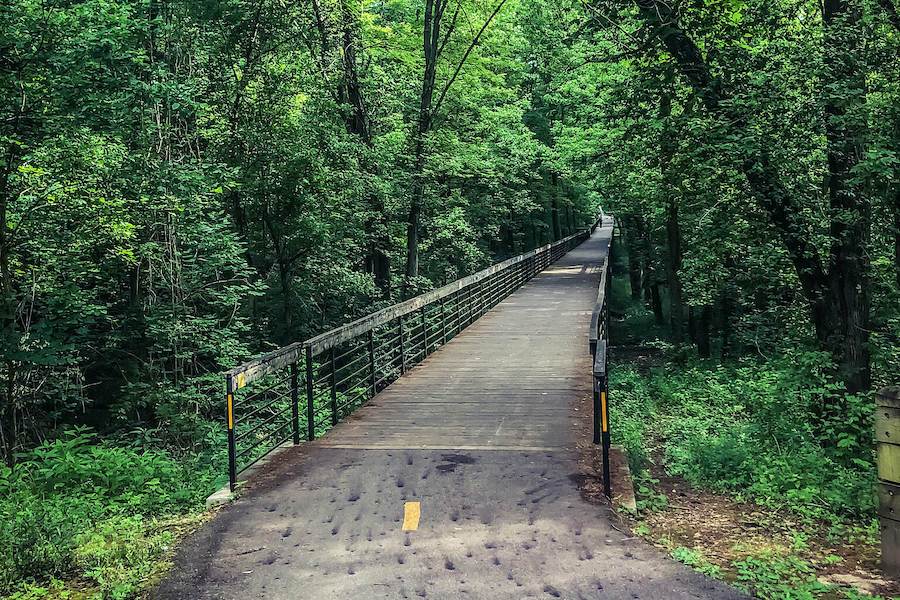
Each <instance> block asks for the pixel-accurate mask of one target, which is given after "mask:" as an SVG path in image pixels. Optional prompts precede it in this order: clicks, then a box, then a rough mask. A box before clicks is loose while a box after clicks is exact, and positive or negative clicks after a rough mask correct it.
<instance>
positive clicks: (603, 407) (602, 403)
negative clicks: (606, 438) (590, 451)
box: [600, 392, 609, 432]
mask: <svg viewBox="0 0 900 600" xmlns="http://www.w3.org/2000/svg"><path fill="white" fill-rule="evenodd" d="M600 414H601V415H602V416H603V431H604V432H606V431H608V430H609V427H608V425H609V424H608V423H607V422H606V392H600Z"/></svg>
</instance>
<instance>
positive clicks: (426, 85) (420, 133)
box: [406, 0, 448, 285]
mask: <svg viewBox="0 0 900 600" xmlns="http://www.w3.org/2000/svg"><path fill="white" fill-rule="evenodd" d="M447 1H448V0H425V25H424V34H423V36H422V48H423V50H424V53H425V72H424V75H423V77H422V93H421V95H420V96H419V118H418V120H417V121H416V129H415V133H414V135H413V173H412V179H413V187H412V198H411V199H410V205H409V217H408V218H407V224H406V279H407V285H408V284H409V281H410V280H412V279H414V278H416V277H418V275H419V220H420V218H421V214H422V202H423V200H424V198H425V161H426V156H425V136H426V135H427V134H428V132H429V131H430V130H431V125H432V121H433V119H432V113H431V105H432V101H433V99H434V80H435V73H436V69H437V59H438V51H439V48H440V39H441V17H442V16H443V12H444V8H446V6H447Z"/></svg>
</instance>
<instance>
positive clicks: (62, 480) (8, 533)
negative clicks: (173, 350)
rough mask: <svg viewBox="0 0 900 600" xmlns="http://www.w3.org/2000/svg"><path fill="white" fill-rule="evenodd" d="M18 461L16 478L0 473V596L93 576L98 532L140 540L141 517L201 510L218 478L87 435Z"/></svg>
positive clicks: (206, 466) (195, 464)
mask: <svg viewBox="0 0 900 600" xmlns="http://www.w3.org/2000/svg"><path fill="white" fill-rule="evenodd" d="M19 459H20V460H19V463H18V464H17V466H16V468H15V470H11V469H9V468H8V467H2V468H0V593H9V592H11V591H12V590H13V589H14V588H15V587H16V586H18V585H19V584H21V583H22V582H27V581H42V580H45V579H47V578H49V577H59V576H63V575H66V574H67V573H69V572H70V571H71V570H72V569H73V567H75V566H76V565H81V566H82V567H84V568H88V570H91V569H93V567H91V566H90V565H91V564H92V563H91V561H90V559H89V556H90V554H91V551H90V548H99V546H98V545H97V544H96V543H93V542H91V540H92V539H93V538H92V537H91V536H93V535H96V532H97V531H104V530H115V528H116V527H119V526H121V525H122V524H123V523H124V524H127V527H126V528H124V529H123V530H122V531H123V532H132V533H133V532H134V530H135V527H136V525H135V524H136V523H141V522H142V521H141V519H140V518H139V517H138V515H141V514H155V515H167V514H182V513H185V512H187V511H189V510H191V509H193V508H196V507H198V506H200V501H201V500H202V498H203V496H204V493H205V492H207V491H208V490H209V489H210V488H211V487H212V482H213V478H214V476H213V471H212V470H211V466H212V465H211V464H210V463H203V462H200V461H197V460H184V459H181V460H179V459H177V458H176V457H174V456H172V455H171V454H168V453H165V452H162V451H156V450H152V451H143V452H142V451H139V450H137V449H133V448H117V447H110V446H106V445H103V444H100V443H98V442H97V440H96V438H95V436H93V435H92V434H91V433H90V432H89V431H88V430H86V429H76V430H73V431H71V432H69V433H68V434H66V435H64V436H63V437H62V438H60V439H57V440H54V441H52V442H45V443H44V444H42V445H41V446H39V447H38V448H36V449H35V450H33V451H32V452H29V453H26V454H23V455H21V456H20V457H19ZM116 524H118V525H116ZM110 528H113V529H110ZM129 535H130V534H129ZM85 536H88V537H85ZM126 537H127V536H126ZM79 548H80V550H78V552H77V556H78V560H77V561H76V550H77V549H79ZM85 548H87V549H85ZM126 562H127V561H126ZM88 576H90V573H88Z"/></svg>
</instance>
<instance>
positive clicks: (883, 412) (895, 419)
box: [875, 406, 900, 444]
mask: <svg viewBox="0 0 900 600" xmlns="http://www.w3.org/2000/svg"><path fill="white" fill-rule="evenodd" d="M875 440H876V441H877V442H879V443H883V444H900V408H893V407H890V406H879V407H877V409H876V411H875Z"/></svg>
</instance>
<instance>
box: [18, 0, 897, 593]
mask: <svg viewBox="0 0 900 600" xmlns="http://www.w3.org/2000/svg"><path fill="white" fill-rule="evenodd" d="M898 53H900V13H898V7H897V5H896V3H895V0H824V1H823V2H819V1H818V0H817V1H815V2H814V1H811V0H746V1H745V0H679V1H675V0H633V1H625V0H585V1H581V0H417V1H406V0H386V1H373V2H367V1H365V0H362V1H360V0H302V1H300V2H285V1H282V0H215V1H214V0H201V1H196V2H193V1H191V2H179V1H176V0H71V1H69V0H67V1H63V0H14V1H13V2H9V3H4V4H3V5H2V6H0V455H2V459H3V463H5V464H6V465H7V469H8V470H9V471H8V473H11V472H12V469H13V468H14V466H15V463H16V462H17V461H18V460H20V459H21V458H22V457H25V458H26V462H27V457H28V456H31V457H32V458H33V455H29V454H28V453H29V452H31V451H34V450H35V449H36V448H37V449H38V451H47V448H49V444H52V443H54V440H62V439H64V438H65V436H67V435H71V432H72V430H73V427H76V426H77V427H88V428H90V431H92V432H95V433H96V435H97V436H99V439H100V440H102V441H103V442H104V443H107V444H112V445H114V446H115V445H124V446H136V447H139V448H142V449H151V448H152V449H155V450H163V449H164V450H165V451H167V452H171V453H173V454H174V455H176V456H181V455H189V456H193V457H196V456H201V455H202V456H204V457H206V458H204V461H206V462H210V461H221V450H222V440H223V435H224V431H223V429H222V400H221V399H222V391H221V390H222V377H221V374H222V372H223V371H224V370H225V369H227V368H230V367H231V366H233V365H234V364H236V363H238V362H241V361H244V360H247V359H249V358H251V357H253V356H255V355H258V354H260V353H262V352H265V351H267V350H270V349H272V348H275V347H278V346H281V345H285V344H287V343H291V342H294V341H298V340H303V339H305V338H308V337H310V336H312V335H314V334H317V333H320V332H322V331H324V330H326V329H328V328H331V327H334V326H337V325H339V324H341V323H344V322H346V321H348V320H349V319H351V318H354V317H357V316H359V315H362V314H366V313H368V312H371V311H373V310H375V309H377V308H380V307H383V306H386V305H389V304H391V303H394V302H397V301H399V300H402V299H404V298H407V297H410V296H414V295H416V294H418V293H421V292H423V291H427V290H429V289H433V288H434V287H437V286H440V285H442V284H445V283H448V282H450V281H453V280H455V279H457V278H459V277H461V276H464V275H466V274H470V273H473V272H475V271H477V270H479V269H481V268H484V267H486V266H488V265H490V264H492V263H494V262H497V261H499V260H502V259H504V258H507V257H510V256H513V255H515V254H519V253H521V252H524V251H526V250H529V249H532V248H534V247H537V246H540V245H543V244H546V243H549V242H551V241H555V240H558V239H561V238H563V237H566V236H568V235H571V234H573V233H575V232H576V231H578V230H579V229H583V228H585V227H588V226H589V225H590V223H592V222H593V221H594V220H595V219H596V217H597V215H598V214H599V212H600V211H601V210H603V211H605V212H606V213H612V214H614V215H615V216H616V219H617V224H618V228H619V232H620V242H621V243H622V245H623V247H624V248H625V249H626V250H627V256H628V261H627V273H628V277H629V282H630V290H629V292H630V294H631V296H632V297H633V298H634V299H635V300H636V301H640V302H642V303H645V304H646V306H647V307H649V309H650V310H652V312H653V314H654V316H655V319H656V321H657V323H658V324H659V325H664V326H665V328H666V329H667V330H668V334H669V336H670V339H671V341H672V342H673V343H674V344H676V345H679V346H680V347H682V348H684V349H685V351H686V352H690V353H695V354H696V355H698V356H700V357H710V356H713V357H718V358H720V359H722V360H724V359H730V358H739V357H744V356H756V357H770V356H780V357H784V356H787V357H790V356H792V355H793V354H792V353H797V352H801V351H803V352H808V353H809V354H804V356H805V357H807V358H808V357H809V356H814V357H815V361H816V364H817V368H818V369H820V370H821V371H822V372H824V373H826V375H827V377H825V381H826V384H825V385H827V386H829V390H830V392H829V393H828V394H823V395H822V402H821V405H820V406H819V407H818V408H817V409H816V410H817V413H818V414H817V415H815V418H821V419H828V418H830V417H833V416H834V415H835V413H836V411H840V410H841V409H842V407H845V406H846V405H847V404H846V402H847V400H846V399H847V398H849V397H852V396H853V395H855V394H862V395H865V394H867V393H869V392H870V391H871V390H872V389H874V388H875V387H877V386H879V385H884V384H889V383H897V382H898V375H900V343H898V342H900V339H898V338H900V310H898V306H900V159H898V145H900V144H898V142H900V73H898V70H900V61H898V58H900V54H898ZM617 243H618V242H617ZM614 316H615V315H614ZM831 392H834V393H831ZM78 431H87V430H82V429H79V430H78ZM861 431H862V430H860V431H857V432H856V433H855V434H854V435H856V434H859V435H862V432H861ZM67 432H68V433H67ZM90 435H94V434H93V433H92V434H90ZM60 443H62V442H60ZM41 448H43V450H41ZM216 465H217V468H218V467H220V465H221V463H220V462H216ZM2 587H3V582H2V581H0V591H2Z"/></svg>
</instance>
